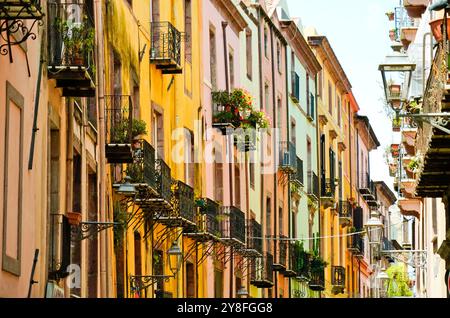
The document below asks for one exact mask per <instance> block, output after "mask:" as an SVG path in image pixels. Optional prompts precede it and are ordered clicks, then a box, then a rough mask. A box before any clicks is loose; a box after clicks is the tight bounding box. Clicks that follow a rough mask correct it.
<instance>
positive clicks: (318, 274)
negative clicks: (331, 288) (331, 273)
mask: <svg viewBox="0 0 450 318" xmlns="http://www.w3.org/2000/svg"><path fill="white" fill-rule="evenodd" d="M308 285H309V289H311V290H314V291H323V290H325V269H323V270H314V271H311V279H310V281H309V283H308Z"/></svg>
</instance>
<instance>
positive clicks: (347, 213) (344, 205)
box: [339, 200, 353, 219]
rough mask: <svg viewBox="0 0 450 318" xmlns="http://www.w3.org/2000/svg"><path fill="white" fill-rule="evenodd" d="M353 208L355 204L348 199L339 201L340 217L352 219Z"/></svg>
mask: <svg viewBox="0 0 450 318" xmlns="http://www.w3.org/2000/svg"><path fill="white" fill-rule="evenodd" d="M352 210H353V206H352V204H351V203H350V202H349V201H348V200H346V201H342V200H340V201H339V217H340V218H348V219H352V217H353V216H352Z"/></svg>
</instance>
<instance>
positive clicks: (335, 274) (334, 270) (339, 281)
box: [331, 266, 345, 287]
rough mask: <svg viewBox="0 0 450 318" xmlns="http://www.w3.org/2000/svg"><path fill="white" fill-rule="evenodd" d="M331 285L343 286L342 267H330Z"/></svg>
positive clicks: (343, 275)
mask: <svg viewBox="0 0 450 318" xmlns="http://www.w3.org/2000/svg"><path fill="white" fill-rule="evenodd" d="M331 284H332V285H333V286H338V287H344V286H345V268H344V267H342V266H332V267H331Z"/></svg>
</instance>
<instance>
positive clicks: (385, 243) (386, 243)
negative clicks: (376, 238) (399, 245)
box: [382, 237, 395, 251]
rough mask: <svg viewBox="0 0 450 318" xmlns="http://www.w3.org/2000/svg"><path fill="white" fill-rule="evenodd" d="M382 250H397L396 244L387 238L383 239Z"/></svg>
mask: <svg viewBox="0 0 450 318" xmlns="http://www.w3.org/2000/svg"><path fill="white" fill-rule="evenodd" d="M382 244H383V245H382V248H383V251H392V250H395V247H394V244H393V243H392V241H391V240H390V239H388V238H387V237H383V241H382Z"/></svg>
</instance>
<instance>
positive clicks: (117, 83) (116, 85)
mask: <svg viewBox="0 0 450 318" xmlns="http://www.w3.org/2000/svg"><path fill="white" fill-rule="evenodd" d="M111 59H112V70H113V71H112V72H111V74H112V76H113V78H112V83H113V92H112V94H113V95H122V63H121V61H120V57H119V56H118V54H116V53H115V52H113V53H112V55H111Z"/></svg>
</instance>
